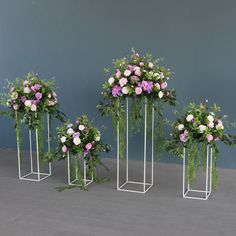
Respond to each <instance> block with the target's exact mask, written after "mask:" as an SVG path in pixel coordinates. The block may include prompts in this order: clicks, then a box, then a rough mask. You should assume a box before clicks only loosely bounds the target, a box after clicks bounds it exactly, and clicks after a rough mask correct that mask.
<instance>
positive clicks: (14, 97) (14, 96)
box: [11, 92, 18, 100]
mask: <svg viewBox="0 0 236 236" xmlns="http://www.w3.org/2000/svg"><path fill="white" fill-rule="evenodd" d="M11 98H12V99H14V100H15V99H17V98H18V93H17V92H13V93H12V94H11Z"/></svg>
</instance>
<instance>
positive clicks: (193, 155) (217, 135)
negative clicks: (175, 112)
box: [166, 102, 236, 189]
mask: <svg viewBox="0 0 236 236" xmlns="http://www.w3.org/2000/svg"><path fill="white" fill-rule="evenodd" d="M220 111H221V109H220V107H219V106H217V105H216V104H214V105H213V107H212V108H209V107H208V104H207V102H206V103H204V104H203V103H201V104H200V105H197V104H195V103H190V104H189V105H188V106H187V107H186V108H185V109H184V111H183V114H182V115H181V116H180V117H179V118H177V120H176V121H175V122H174V123H173V124H172V126H173V131H172V133H171V139H169V140H168V141H167V142H166V149H167V151H168V152H170V153H171V154H173V155H177V156H178V157H181V158H182V157H183V155H184V152H183V150H184V148H185V149H186V151H187V153H186V154H187V155H188V179H189V183H190V184H191V185H192V184H194V182H195V180H196V171H197V170H198V169H199V168H200V167H201V166H202V167H203V170H206V161H207V146H209V147H210V148H211V149H212V158H213V161H212V162H213V163H212V187H213V189H215V188H216V187H217V183H218V174H217V169H216V162H217V159H218V156H219V150H218V141H222V142H223V143H225V144H227V145H234V144H236V136H234V135H230V134H227V133H226V131H225V126H224V125H226V124H227V122H226V116H220Z"/></svg>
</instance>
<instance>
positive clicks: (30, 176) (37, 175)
mask: <svg viewBox="0 0 236 236" xmlns="http://www.w3.org/2000/svg"><path fill="white" fill-rule="evenodd" d="M36 115H37V114H36ZM49 119H50V115H49V114H48V113H47V146H48V151H49V152H50V149H51V146H50V127H49ZM35 138H36V160H33V147H32V146H33V145H32V130H31V129H29V146H30V172H29V173H27V174H24V175H22V170H21V168H22V167H21V158H20V144H19V140H18V137H17V153H18V175H19V179H20V180H29V181H36V182H40V181H42V180H43V179H46V178H47V177H49V176H51V175H52V166H51V162H49V163H48V172H47V173H46V172H41V171H40V161H39V137H38V129H35ZM34 164H35V165H36V168H34Z"/></svg>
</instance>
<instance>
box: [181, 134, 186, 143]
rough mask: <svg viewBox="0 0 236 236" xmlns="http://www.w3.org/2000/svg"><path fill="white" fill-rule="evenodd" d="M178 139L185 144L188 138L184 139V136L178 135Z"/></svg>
mask: <svg viewBox="0 0 236 236" xmlns="http://www.w3.org/2000/svg"><path fill="white" fill-rule="evenodd" d="M179 139H180V141H181V142H183V143H186V142H187V141H188V138H187V137H186V135H185V134H180V135H179Z"/></svg>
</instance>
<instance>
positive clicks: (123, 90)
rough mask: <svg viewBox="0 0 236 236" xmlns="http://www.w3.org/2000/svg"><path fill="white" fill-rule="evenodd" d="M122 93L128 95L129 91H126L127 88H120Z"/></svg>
mask: <svg viewBox="0 0 236 236" xmlns="http://www.w3.org/2000/svg"><path fill="white" fill-rule="evenodd" d="M122 93H123V94H128V93H129V89H128V87H127V86H125V87H123V88H122Z"/></svg>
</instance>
